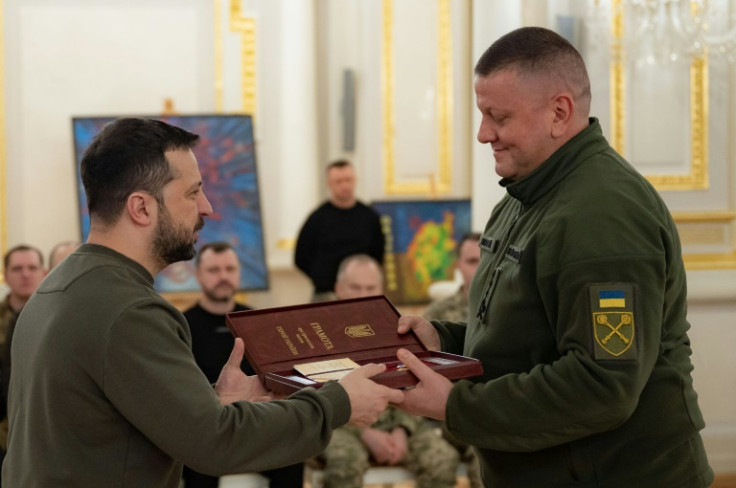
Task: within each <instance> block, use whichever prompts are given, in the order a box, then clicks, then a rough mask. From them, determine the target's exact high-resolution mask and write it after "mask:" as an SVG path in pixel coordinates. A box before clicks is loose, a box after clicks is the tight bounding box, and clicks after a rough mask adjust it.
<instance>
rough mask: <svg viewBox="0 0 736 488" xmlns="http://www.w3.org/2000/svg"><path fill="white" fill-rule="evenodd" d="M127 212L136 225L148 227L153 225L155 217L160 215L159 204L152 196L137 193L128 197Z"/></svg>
mask: <svg viewBox="0 0 736 488" xmlns="http://www.w3.org/2000/svg"><path fill="white" fill-rule="evenodd" d="M154 207H155V208H154ZM125 212H126V214H127V215H128V217H129V218H130V220H131V222H133V223H134V224H135V225H137V226H140V227H147V226H149V225H151V224H152V223H153V219H154V216H155V215H157V214H158V202H157V201H156V199H155V198H153V196H152V195H149V194H148V193H145V192H140V191H136V192H133V193H131V194H130V195H129V196H128V199H127V200H126V202H125Z"/></svg>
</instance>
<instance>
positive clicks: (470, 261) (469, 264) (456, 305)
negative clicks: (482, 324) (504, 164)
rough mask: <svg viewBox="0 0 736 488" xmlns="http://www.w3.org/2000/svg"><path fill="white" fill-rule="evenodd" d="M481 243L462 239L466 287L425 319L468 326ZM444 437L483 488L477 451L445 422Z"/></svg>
mask: <svg viewBox="0 0 736 488" xmlns="http://www.w3.org/2000/svg"><path fill="white" fill-rule="evenodd" d="M479 240H480V234H479V233H478V232H470V233H467V234H465V235H464V236H462V237H461V238H460V241H459V242H458V244H457V248H456V249H455V254H456V256H457V262H456V267H457V269H458V270H459V271H460V274H461V275H462V277H463V284H462V286H460V289H459V290H458V291H457V293H455V294H453V295H450V296H449V297H447V298H445V299H442V300H438V301H436V302H432V303H431V304H430V305H429V307H427V310H425V311H424V318H426V319H427V320H443V321H448V322H467V318H468V291H469V290H470V282H471V281H472V280H473V275H474V274H475V270H476V268H477V267H478V263H480V247H479V246H478V241H479ZM442 434H443V435H444V436H445V439H447V440H448V441H449V442H450V443H451V444H452V445H453V446H455V448H457V449H458V451H460V456H461V459H462V460H463V461H465V462H467V463H468V479H469V480H470V486H471V488H482V486H483V484H482V482H481V480H480V463H479V462H478V458H477V457H476V456H475V453H474V452H473V448H472V447H471V446H470V445H468V444H466V443H464V442H462V441H460V440H458V439H456V438H455V437H454V436H453V435H452V434H450V432H449V431H448V430H447V428H446V425H445V423H444V422H442Z"/></svg>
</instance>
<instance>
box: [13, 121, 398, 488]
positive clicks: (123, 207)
mask: <svg viewBox="0 0 736 488" xmlns="http://www.w3.org/2000/svg"><path fill="white" fill-rule="evenodd" d="M198 139H199V138H198V136H196V135H195V134H191V133H189V132H187V131H184V130H182V129H179V128H176V127H173V126H170V125H168V124H165V123H164V122H160V121H157V120H149V119H135V118H126V119H118V120H116V121H115V122H112V123H111V124H108V125H106V126H105V127H104V128H103V129H102V130H101V132H100V133H99V134H97V136H95V139H94V140H93V141H92V143H91V144H90V146H89V148H88V149H87V151H86V152H85V154H84V157H83V158H82V163H81V174H82V181H83V183H84V188H85V192H86V194H87V203H88V207H89V214H90V222H91V224H90V232H89V239H88V241H87V243H86V244H84V245H83V246H81V247H80V248H79V249H78V250H77V251H75V252H74V253H73V254H71V255H70V256H68V257H67V258H66V259H64V260H63V262H62V263H60V264H59V265H58V266H57V267H56V268H54V271H53V272H52V273H51V274H50V275H49V276H48V277H47V278H46V279H45V280H44V282H43V283H42V284H41V286H40V287H39V288H38V290H37V291H36V293H35V294H34V295H33V296H32V297H31V299H30V300H29V301H28V303H27V304H26V305H25V307H24V309H23V313H22V314H21V315H20V317H19V319H18V322H17V325H16V329H15V335H14V337H13V346H12V351H11V354H12V359H13V367H12V370H11V377H10V395H9V405H8V418H9V419H10V433H9V437H8V455H7V457H6V459H5V463H4V464H3V479H4V480H5V481H6V482H7V483H8V485H9V486H17V487H24V486H29V487H30V486H34V487H35V486H38V487H41V486H53V487H70V488H71V487H101V486H115V487H120V488H127V487H130V488H140V487H146V488H155V487H160V488H176V487H178V486H179V480H180V478H181V473H182V463H186V464H187V465H188V466H191V467H193V468H194V469H196V470H198V471H200V472H203V473H207V474H211V475H218V476H219V475H224V474H230V473H238V472H248V471H262V470H265V469H271V468H275V467H278V466H283V465H286V464H292V463H295V462H297V461H300V460H302V459H305V458H307V457H309V456H312V455H315V454H317V453H319V452H320V451H321V450H322V449H323V448H324V446H326V445H327V442H328V441H329V439H330V434H331V432H332V430H333V429H335V428H337V427H339V426H341V425H343V424H345V423H346V422H348V420H350V421H352V422H354V423H356V424H357V425H369V424H371V423H372V422H374V421H375V420H376V419H377V418H378V413H379V412H381V411H383V409H385V407H386V406H387V403H388V402H389V401H390V402H398V401H401V400H402V399H403V393H402V392H401V391H398V390H393V389H390V388H386V387H384V386H380V385H377V384H375V383H374V382H373V381H371V380H370V379H369V378H370V377H371V376H373V375H375V374H378V373H380V372H383V371H385V366H379V365H375V364H374V365H366V366H363V367H361V368H359V369H356V370H355V371H353V372H351V373H350V374H348V375H346V376H345V377H343V378H342V379H341V380H340V381H339V382H328V383H326V384H325V385H324V386H323V387H322V388H320V389H319V390H314V389H311V388H306V389H304V390H300V391H299V392H297V393H295V394H293V395H292V396H291V397H289V399H287V400H279V401H272V402H267V401H263V400H267V399H268V397H267V392H266V391H265V389H264V387H263V385H262V384H261V382H260V380H259V379H258V377H257V376H246V375H245V373H243V371H242V370H241V369H240V362H241V361H242V358H243V350H244V346H243V341H242V340H241V339H236V340H235V341H234V344H235V345H234V347H233V352H232V354H231V355H230V359H229V360H228V362H227V364H225V365H224V368H223V369H222V372H221V373H220V376H219V378H218V380H217V383H216V384H215V387H214V388H213V387H212V386H211V384H210V382H209V381H208V380H207V377H206V376H205V375H204V374H203V373H202V371H201V370H200V369H199V367H198V366H197V364H196V362H195V360H194V357H193V355H192V350H191V333H190V331H189V326H188V325H187V322H186V319H185V318H184V316H183V315H182V314H181V313H180V312H179V311H178V310H177V309H176V308H174V306H172V305H171V304H170V303H168V302H167V301H166V300H164V299H163V298H162V297H161V296H160V295H159V294H158V293H156V291H155V290H154V288H153V277H154V275H156V274H157V273H158V272H159V271H161V270H162V269H163V268H164V267H166V266H167V265H169V264H171V263H173V262H176V261H181V260H187V259H191V258H192V257H193V256H194V254H195V247H194V244H195V242H196V240H197V236H198V231H199V230H200V229H201V228H202V226H204V219H205V218H206V217H209V216H210V215H211V214H212V207H211V206H210V203H209V201H208V200H207V197H206V196H205V195H204V191H203V188H202V178H201V176H200V173H199V169H198V166H197V159H196V157H195V156H194V153H193V151H192V148H193V147H194V146H195V145H196V143H197V140H198Z"/></svg>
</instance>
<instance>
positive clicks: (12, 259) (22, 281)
mask: <svg viewBox="0 0 736 488" xmlns="http://www.w3.org/2000/svg"><path fill="white" fill-rule="evenodd" d="M3 272H4V276H5V283H6V284H7V285H8V294H7V295H6V296H5V299H4V300H3V301H2V302H0V364H1V365H2V374H1V375H0V378H1V379H2V405H0V418H2V420H1V421H0V463H1V462H2V460H3V459H4V458H5V452H6V450H7V447H8V417H7V406H8V382H9V381H10V343H11V341H12V338H13V331H14V329H15V321H16V320H17V319H18V315H19V314H20V312H21V310H22V309H23V306H24V305H25V304H26V302H28V299H29V298H31V295H33V293H34V292H35V291H36V288H38V285H40V284H41V280H43V277H44V276H46V270H44V268H43V255H42V254H41V251H39V250H38V249H37V248H35V247H33V246H29V245H26V244H20V245H18V246H15V247H13V248H11V249H10V250H9V251H8V252H7V253H5V256H4V257H3ZM1 483H2V481H0V484H1Z"/></svg>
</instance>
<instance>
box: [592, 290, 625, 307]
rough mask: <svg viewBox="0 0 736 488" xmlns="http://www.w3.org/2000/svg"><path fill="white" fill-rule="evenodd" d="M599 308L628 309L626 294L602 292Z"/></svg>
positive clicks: (599, 298) (599, 296) (616, 291)
mask: <svg viewBox="0 0 736 488" xmlns="http://www.w3.org/2000/svg"><path fill="white" fill-rule="evenodd" d="M598 306H599V307H600V308H626V293H625V292H624V291H623V290H600V291H599V292H598Z"/></svg>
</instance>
